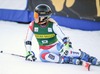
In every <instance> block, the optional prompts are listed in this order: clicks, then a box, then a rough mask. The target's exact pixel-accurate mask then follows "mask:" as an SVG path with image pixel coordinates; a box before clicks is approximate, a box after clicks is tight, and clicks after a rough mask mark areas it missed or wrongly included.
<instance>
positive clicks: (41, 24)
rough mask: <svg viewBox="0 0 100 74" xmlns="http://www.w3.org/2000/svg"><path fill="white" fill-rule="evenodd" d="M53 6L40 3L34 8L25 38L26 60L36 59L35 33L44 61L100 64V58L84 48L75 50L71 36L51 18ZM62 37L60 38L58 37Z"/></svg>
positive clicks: (41, 57) (40, 55)
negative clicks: (33, 40) (33, 42)
mask: <svg viewBox="0 0 100 74" xmlns="http://www.w3.org/2000/svg"><path fill="white" fill-rule="evenodd" d="M51 15H52V10H51V8H50V7H49V6H48V5H46V4H39V5H37V6H36V8H35V10H34V21H32V22H31V23H30V25H29V28H28V32H27V35H26V40H25V47H26V49H27V54H26V60H32V61H35V60H36V57H35V53H34V52H33V51H32V49H31V46H32V37H33V36H34V35H35V37H36V39H37V42H38V44H39V51H40V54H39V57H40V59H41V61H43V62H54V63H72V64H77V65H78V64H80V63H81V62H80V60H84V61H86V62H90V63H91V64H93V65H99V64H100V62H98V59H97V58H96V57H92V56H90V55H89V54H87V53H85V52H83V51H82V50H75V49H73V48H72V44H71V42H70V40H69V38H68V37H67V36H66V35H65V34H64V32H63V31H62V30H61V28H60V26H59V25H58V23H57V22H56V21H55V20H54V19H52V18H50V17H51ZM57 36H58V37H59V38H60V40H59V39H58V38H57Z"/></svg>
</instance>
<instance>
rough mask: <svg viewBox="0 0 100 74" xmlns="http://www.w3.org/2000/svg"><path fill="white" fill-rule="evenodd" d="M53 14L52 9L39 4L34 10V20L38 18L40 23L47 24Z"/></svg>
mask: <svg viewBox="0 0 100 74" xmlns="http://www.w3.org/2000/svg"><path fill="white" fill-rule="evenodd" d="M51 14H52V10H51V8H50V7H49V6H48V5H46V4H39V5H37V6H36V8H35V10H34V18H38V19H39V22H46V21H47V19H48V18H50V16H51Z"/></svg>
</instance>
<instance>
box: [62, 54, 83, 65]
mask: <svg viewBox="0 0 100 74" xmlns="http://www.w3.org/2000/svg"><path fill="white" fill-rule="evenodd" d="M63 58H64V61H63V63H65V64H74V65H80V64H81V60H80V59H78V58H72V57H67V56H64V57H63Z"/></svg>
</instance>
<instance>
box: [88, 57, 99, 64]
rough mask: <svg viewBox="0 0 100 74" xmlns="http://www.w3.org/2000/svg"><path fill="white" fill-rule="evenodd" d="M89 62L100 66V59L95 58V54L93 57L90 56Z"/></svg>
mask: <svg viewBox="0 0 100 74" xmlns="http://www.w3.org/2000/svg"><path fill="white" fill-rule="evenodd" d="M89 62H90V63H91V64H92V65H96V66H100V61H98V59H97V58H95V57H93V56H91V57H90V58H89Z"/></svg>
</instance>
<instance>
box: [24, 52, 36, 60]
mask: <svg viewBox="0 0 100 74" xmlns="http://www.w3.org/2000/svg"><path fill="white" fill-rule="evenodd" d="M36 59H37V58H36V57H35V53H34V52H33V51H28V52H27V55H26V60H28V61H35V60H36Z"/></svg>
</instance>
